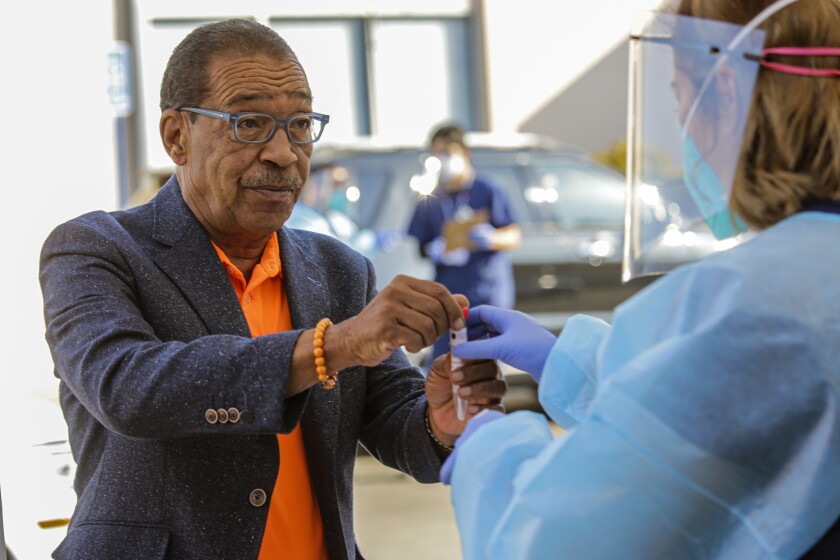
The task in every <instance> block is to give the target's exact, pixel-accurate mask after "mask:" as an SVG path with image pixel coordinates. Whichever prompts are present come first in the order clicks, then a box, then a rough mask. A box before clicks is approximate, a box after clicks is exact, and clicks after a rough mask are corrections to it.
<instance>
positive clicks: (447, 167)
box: [438, 154, 467, 183]
mask: <svg viewBox="0 0 840 560" xmlns="http://www.w3.org/2000/svg"><path fill="white" fill-rule="evenodd" d="M438 159H439V160H440V176H439V181H440V182H441V183H448V182H449V181H452V180H453V179H457V178H459V177H461V176H462V175H463V174H464V171H465V170H466V169H467V162H466V160H465V159H464V156H462V155H459V154H442V155H440V156H438Z"/></svg>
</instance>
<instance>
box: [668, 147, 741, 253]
mask: <svg viewBox="0 0 840 560" xmlns="http://www.w3.org/2000/svg"><path fill="white" fill-rule="evenodd" d="M683 160H684V162H683V180H684V181H685V186H686V188H687V189H688V192H689V194H690V195H691V198H692V200H694V203H695V204H696V205H697V208H698V209H699V210H700V214H701V215H702V216H703V219H704V220H705V221H706V224H708V226H709V229H711V230H712V234H714V236H715V238H717V239H728V238H730V237H735V236H736V235H738V234H739V233H743V232H745V231H747V226H746V224H745V223H744V222H743V220H741V218H740V217H739V216H738V215H737V214H735V213H734V212H732V211H731V210H730V209H729V204H728V203H727V200H726V197H725V195H724V191H723V184H722V183H721V181H720V178H719V177H718V176H717V174H716V173H715V171H714V170H713V169H712V168H711V166H709V164H708V163H706V161H705V160H704V159H703V156H702V155H700V150H698V149H697V145H696V144H695V143H694V141H693V140H692V139H691V137H690V136H688V135H686V137H685V142H684V146H683Z"/></svg>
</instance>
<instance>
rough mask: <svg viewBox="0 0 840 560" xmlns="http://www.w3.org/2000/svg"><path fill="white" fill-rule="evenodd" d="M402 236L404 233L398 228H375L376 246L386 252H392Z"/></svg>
mask: <svg viewBox="0 0 840 560" xmlns="http://www.w3.org/2000/svg"><path fill="white" fill-rule="evenodd" d="M404 236H405V234H404V233H402V232H401V231H398V230H384V229H380V230H377V231H376V248H377V249H379V250H381V251H384V252H386V253H392V252H394V250H395V249H396V248H397V246H399V244H400V241H402V239H403V237H404Z"/></svg>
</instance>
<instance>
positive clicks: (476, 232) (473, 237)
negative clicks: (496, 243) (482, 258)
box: [469, 224, 496, 251]
mask: <svg viewBox="0 0 840 560" xmlns="http://www.w3.org/2000/svg"><path fill="white" fill-rule="evenodd" d="M495 233H496V228H494V227H493V226H491V225H490V224H476V225H474V226H473V227H472V228H470V233H469V238H470V241H472V242H473V245H475V246H476V248H477V249H480V250H482V251H487V250H488V249H492V248H493V235H494V234H495Z"/></svg>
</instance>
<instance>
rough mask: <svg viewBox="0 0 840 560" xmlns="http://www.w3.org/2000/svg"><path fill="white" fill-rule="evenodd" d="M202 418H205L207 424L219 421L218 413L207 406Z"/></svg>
mask: <svg viewBox="0 0 840 560" xmlns="http://www.w3.org/2000/svg"><path fill="white" fill-rule="evenodd" d="M204 419H205V420H207V423H208V424H215V423H216V422H218V421H219V414H218V413H217V412H216V411H215V410H213V409H212V408H208V409H207V412H205V413H204Z"/></svg>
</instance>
